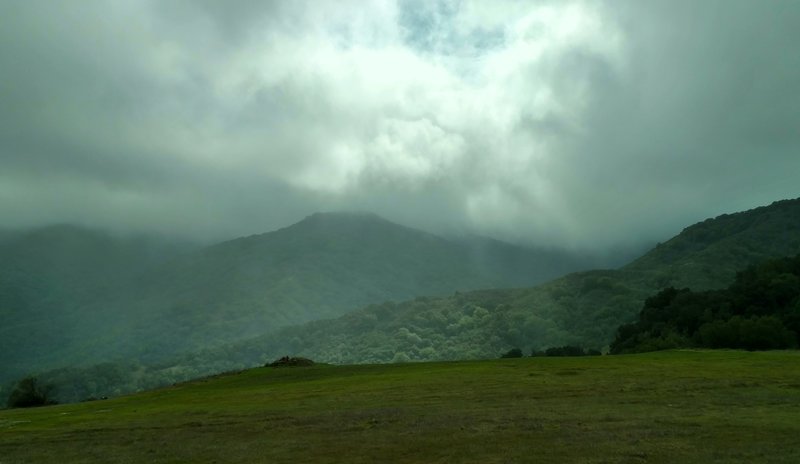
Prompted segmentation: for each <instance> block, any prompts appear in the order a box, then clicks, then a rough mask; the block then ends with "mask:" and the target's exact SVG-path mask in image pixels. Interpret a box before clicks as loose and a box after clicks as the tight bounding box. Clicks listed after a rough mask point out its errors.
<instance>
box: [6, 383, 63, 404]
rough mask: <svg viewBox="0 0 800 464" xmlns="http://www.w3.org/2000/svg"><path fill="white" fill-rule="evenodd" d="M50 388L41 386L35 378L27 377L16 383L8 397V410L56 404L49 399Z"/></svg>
mask: <svg viewBox="0 0 800 464" xmlns="http://www.w3.org/2000/svg"><path fill="white" fill-rule="evenodd" d="M51 390H52V388H51V387H49V386H46V385H45V386H42V385H40V384H39V380H38V379H37V378H36V377H33V376H28V377H25V378H24V379H22V380H20V381H19V382H17V384H16V385H15V386H14V388H13V389H12V390H11V394H10V395H9V396H8V407H10V408H31V407H34V406H46V405H48V404H56V401H55V400H53V399H52V397H51Z"/></svg>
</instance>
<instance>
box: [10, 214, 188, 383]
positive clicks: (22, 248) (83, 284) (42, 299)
mask: <svg viewBox="0 0 800 464" xmlns="http://www.w3.org/2000/svg"><path fill="white" fill-rule="evenodd" d="M190 248H191V247H190V245H187V244H183V243H177V242H173V241H167V240H160V239H155V238H147V237H119V236H114V235H111V234H107V233H104V232H99V231H94V230H89V229H85V228H81V227H75V226H68V225H59V226H51V227H45V228H41V229H36V230H32V231H24V232H19V231H16V232H9V231H6V232H5V233H4V234H3V235H2V237H0V321H2V324H1V325H0V352H2V353H3V356H2V358H3V359H2V363H0V379H7V377H8V376H10V375H12V374H19V373H24V372H26V371H28V370H30V369H33V368H36V366H57V365H60V364H63V363H65V362H68V363H69V362H75V360H76V359H79V358H80V357H82V356H86V358H88V359H97V358H96V357H94V358H93V356H96V355H98V354H102V353H103V348H101V347H96V346H94V343H93V339H94V337H96V336H97V335H98V334H101V333H104V332H105V331H107V330H109V329H110V327H112V326H113V325H114V324H115V323H116V322H115V321H116V320H117V319H118V318H119V317H120V315H121V311H122V310H123V309H124V307H123V305H120V304H119V303H118V302H119V301H120V300H124V298H125V297H126V296H129V295H132V294H134V293H135V291H136V290H135V289H134V288H132V287H131V285H130V283H131V282H132V281H133V280H134V279H135V278H136V277H137V276H138V275H141V274H142V273H144V272H148V270H150V269H153V268H154V267H156V266H158V265H159V264H161V263H163V262H164V261H166V260H168V259H170V258H172V257H174V256H177V255H179V254H180V253H183V252H186V251H187V250H188V249H190Z"/></svg>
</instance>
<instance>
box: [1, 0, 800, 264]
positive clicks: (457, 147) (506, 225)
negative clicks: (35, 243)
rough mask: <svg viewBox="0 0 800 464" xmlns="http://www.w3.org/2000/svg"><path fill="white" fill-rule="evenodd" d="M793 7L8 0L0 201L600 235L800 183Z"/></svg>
mask: <svg viewBox="0 0 800 464" xmlns="http://www.w3.org/2000/svg"><path fill="white" fill-rule="evenodd" d="M797 24H800V4H798V3H797V2H789V1H777V0H776V1H767V2H752V1H711V0H707V1H703V2H688V1H685V2H684V1H677V2H676V1H650V2H638V1H630V2H617V1H615V2H607V3H606V2H561V1H559V2H550V1H543V2H538V3H531V2H515V1H509V2H502V1H492V2H464V1H444V2H398V3H395V2H391V1H385V2H373V3H365V2H360V1H353V2H255V1H254V2H248V1H241V2H215V1H192V2H189V1H186V2H183V1H174V2H139V1H136V2H105V1H85V2H47V1H43V0H42V1H24V2H23V1H9V2H3V3H2V4H0V69H2V70H3V76H2V79H0V99H1V100H0V214H2V215H3V217H4V223H5V225H6V226H26V225H36V224H43V223H49V222H80V223H85V224H91V225H97V226H102V227H111V228H116V229H134V230H154V231H161V232H168V233H172V234H191V235H193V236H197V237H202V238H218V237H225V236H232V235H238V234H247V233H254V232H259V231H264V230H269V229H274V228H276V227H280V226H283V225H286V224H288V223H289V222H292V221H294V220H297V219H300V218H302V217H303V216H305V215H307V214H310V213H311V212H313V211H317V210H336V209H357V210H372V211H375V212H378V213H379V214H382V215H384V216H386V217H388V218H390V219H394V220H397V221H399V222H403V223H406V224H410V225H415V226H419V227H423V228H427V229H432V230H437V231H447V230H458V231H474V232H479V233H483V234H487V235H492V236H496V237H499V238H506V239H511V240H515V241H521V242H532V243H541V244H548V245H559V246H574V247H589V248H597V247H606V246H617V245H620V244H625V243H641V242H648V241H656V240H661V239H664V238H666V237H668V236H669V235H671V234H673V233H676V232H678V231H679V230H680V228H681V227H683V226H685V225H687V224H688V223H691V222H693V221H696V220H700V219H703V218H705V217H707V216H711V215H716V214H719V213H722V212H731V211H736V210H740V209H746V208H749V207H753V206H757V205H759V204H763V203H768V202H770V201H772V200H776V199H780V198H786V197H796V196H798V195H800V187H798V185H800V184H798V182H797V179H798V178H800V155H798V148H799V147H800V116H799V115H800V92H798V88H797V87H798V83H800V55H799V54H797V53H796V52H795V51H794V48H795V44H797V43H800V28H797V27H796V25H797Z"/></svg>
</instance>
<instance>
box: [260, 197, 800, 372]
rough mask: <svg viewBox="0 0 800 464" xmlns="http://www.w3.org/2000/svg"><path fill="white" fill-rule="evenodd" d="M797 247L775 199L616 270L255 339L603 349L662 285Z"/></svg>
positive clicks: (351, 356) (318, 353) (382, 356)
mask: <svg viewBox="0 0 800 464" xmlns="http://www.w3.org/2000/svg"><path fill="white" fill-rule="evenodd" d="M797 253H800V200H785V201H779V202H775V203H773V204H772V205H770V206H765V207H760V208H756V209H753V210H750V211H746V212H742V213H736V214H729V215H723V216H720V217H717V218H714V219H709V220H706V221H703V222H701V223H699V224H695V225H693V226H690V227H687V228H686V229H684V231H683V232H682V233H681V234H679V235H677V236H676V237H674V238H672V239H670V240H669V241H667V242H666V243H663V244H661V245H658V246H657V247H655V248H654V249H653V250H651V251H650V252H648V253H647V254H645V255H644V256H642V257H641V258H639V259H637V260H635V261H634V262H633V263H631V264H629V265H627V266H625V267H623V268H621V269H619V270H600V271H589V272H580V273H575V274H570V275H567V276H565V277H562V278H559V279H556V280H554V281H551V282H548V283H545V284H543V285H539V286H537V287H532V288H526V289H514V290H492V291H479V292H468V293H460V294H456V295H453V296H450V297H446V298H418V299H416V300H412V301H407V302H404V303H401V304H396V305H379V306H371V307H367V308H364V309H362V310H359V311H356V312H353V313H350V314H348V315H346V316H344V317H342V318H340V319H337V320H334V321H328V322H324V323H312V324H308V325H305V326H300V327H293V328H289V329H286V330H285V331H283V332H282V333H281V334H280V335H279V336H277V337H269V338H264V339H263V340H260V341H258V342H255V346H266V347H269V349H267V351H268V352H280V351H287V352H296V353H299V354H301V355H305V356H310V357H314V358H316V359H320V360H329V361H334V362H386V361H391V360H401V359H411V360H421V359H455V358H460V357H492V356H496V355H498V354H499V353H501V352H503V351H505V350H507V349H508V348H509V347H514V346H516V347H523V348H525V349H526V350H527V349H540V348H543V347H547V346H555V345H565V344H573V345H582V346H585V347H588V348H604V347H607V346H608V344H609V343H610V342H611V341H612V339H613V337H614V334H615V332H616V329H617V327H618V326H619V325H621V324H623V323H627V322H630V321H632V320H633V319H634V318H635V317H636V315H637V314H638V313H639V311H640V310H641V308H642V304H643V303H644V300H645V298H647V297H648V296H650V295H651V294H653V293H655V292H656V291H658V290H660V289H662V288H665V287H669V286H676V287H690V288H692V289H695V290H709V289H717V288H723V287H725V286H727V285H729V284H730V283H731V282H732V281H733V279H734V276H735V275H736V272H737V271H739V270H741V269H744V268H745V267H747V266H748V265H752V264H756V263H759V262H761V261H763V260H765V259H769V258H774V257H781V256H790V255H795V254H797Z"/></svg>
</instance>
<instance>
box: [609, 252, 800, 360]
mask: <svg viewBox="0 0 800 464" xmlns="http://www.w3.org/2000/svg"><path fill="white" fill-rule="evenodd" d="M798 342H800V255H797V256H795V257H794V258H781V259H774V260H769V261H766V262H764V263H762V264H760V265H757V266H750V267H748V268H747V269H746V270H744V271H742V272H740V273H738V274H737V276H736V280H735V281H734V283H733V284H731V285H730V286H729V287H728V288H727V289H724V290H711V291H704V292H694V291H692V290H690V289H688V288H687V289H682V290H678V289H675V288H672V287H669V288H666V289H664V290H662V291H660V292H658V293H657V294H655V295H653V296H652V297H650V298H648V299H647V300H646V301H645V303H644V307H643V308H642V311H641V313H640V314H639V320H638V321H636V322H634V323H631V324H626V325H623V326H621V327H620V328H619V330H618V332H617V337H616V339H615V340H614V342H613V343H612V344H611V351H612V353H626V352H638V351H652V350H658V349H665V348H676V347H688V346H696V347H707V348H742V349H747V350H768V349H782V348H792V347H796V346H797V345H798Z"/></svg>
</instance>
